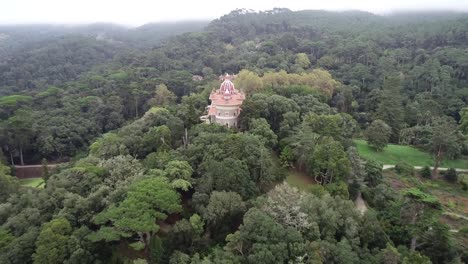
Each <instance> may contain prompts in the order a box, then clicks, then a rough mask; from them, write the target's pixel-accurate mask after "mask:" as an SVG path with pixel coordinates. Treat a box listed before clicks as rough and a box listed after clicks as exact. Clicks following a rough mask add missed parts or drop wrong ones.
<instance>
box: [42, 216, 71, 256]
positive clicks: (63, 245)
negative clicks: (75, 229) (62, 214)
mask: <svg viewBox="0 0 468 264" xmlns="http://www.w3.org/2000/svg"><path fill="white" fill-rule="evenodd" d="M71 233H72V227H71V225H70V223H69V222H68V221H67V220H66V219H63V218H57V219H53V220H52V221H50V222H49V223H46V224H44V226H43V227H42V229H41V233H40V234H39V237H38V238H37V241H36V252H35V253H34V255H33V259H34V263H38V264H41V263H43V264H54V263H57V264H59V263H63V262H64V261H65V260H66V259H67V257H68V255H69V253H70V252H69V249H68V246H67V245H68V241H69V240H70V235H71Z"/></svg>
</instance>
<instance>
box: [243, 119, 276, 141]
mask: <svg viewBox="0 0 468 264" xmlns="http://www.w3.org/2000/svg"><path fill="white" fill-rule="evenodd" d="M249 127H250V129H249V133H251V134H253V135H256V136H259V137H260V140H261V141H263V142H264V144H265V146H266V147H269V148H273V147H275V146H276V144H277V143H278V140H277V138H278V137H277V136H276V134H275V132H273V131H272V130H271V128H270V125H269V124H268V122H267V121H266V119H264V118H258V119H251V120H250V125H249Z"/></svg>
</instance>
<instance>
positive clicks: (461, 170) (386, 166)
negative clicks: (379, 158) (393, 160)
mask: <svg viewBox="0 0 468 264" xmlns="http://www.w3.org/2000/svg"><path fill="white" fill-rule="evenodd" d="M393 168H395V165H383V166H382V169H384V170H388V169H393ZM414 168H415V169H416V170H420V169H422V168H423V166H414ZM429 168H431V170H433V169H434V167H429ZM448 169H449V168H439V170H440V171H446V170H448ZM455 170H456V171H458V172H468V169H456V168H455Z"/></svg>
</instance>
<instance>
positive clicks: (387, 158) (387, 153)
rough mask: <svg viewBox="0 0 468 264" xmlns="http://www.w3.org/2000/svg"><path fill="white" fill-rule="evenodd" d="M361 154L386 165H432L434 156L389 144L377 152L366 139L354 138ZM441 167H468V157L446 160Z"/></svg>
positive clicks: (407, 147)
mask: <svg viewBox="0 0 468 264" xmlns="http://www.w3.org/2000/svg"><path fill="white" fill-rule="evenodd" d="M354 143H355V144H356V147H357V150H358V152H359V154H360V155H361V156H362V157H364V158H366V159H370V160H374V161H377V162H380V163H382V164H386V165H396V164H398V163H401V162H406V163H408V164H410V165H413V166H426V165H428V166H431V165H432V164H433V161H432V157H431V156H430V155H429V153H426V152H423V151H421V150H418V149H416V148H413V147H410V146H401V145H392V144H389V145H388V146H387V147H386V148H385V149H384V150H383V151H382V152H376V151H375V150H374V149H372V148H371V147H370V146H369V145H367V142H366V141H365V140H354ZM441 167H446V168H459V169H468V160H467V159H456V160H444V161H443V162H442V165H441Z"/></svg>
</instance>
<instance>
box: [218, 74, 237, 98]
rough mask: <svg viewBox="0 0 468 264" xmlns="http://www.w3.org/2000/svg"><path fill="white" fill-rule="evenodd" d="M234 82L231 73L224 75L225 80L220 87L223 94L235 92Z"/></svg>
mask: <svg viewBox="0 0 468 264" xmlns="http://www.w3.org/2000/svg"><path fill="white" fill-rule="evenodd" d="M234 89H235V87H234V83H232V82H231V76H230V75H229V74H226V76H225V77H224V81H223V82H222V83H221V86H220V87H219V91H220V92H221V93H222V94H233V93H234Z"/></svg>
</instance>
